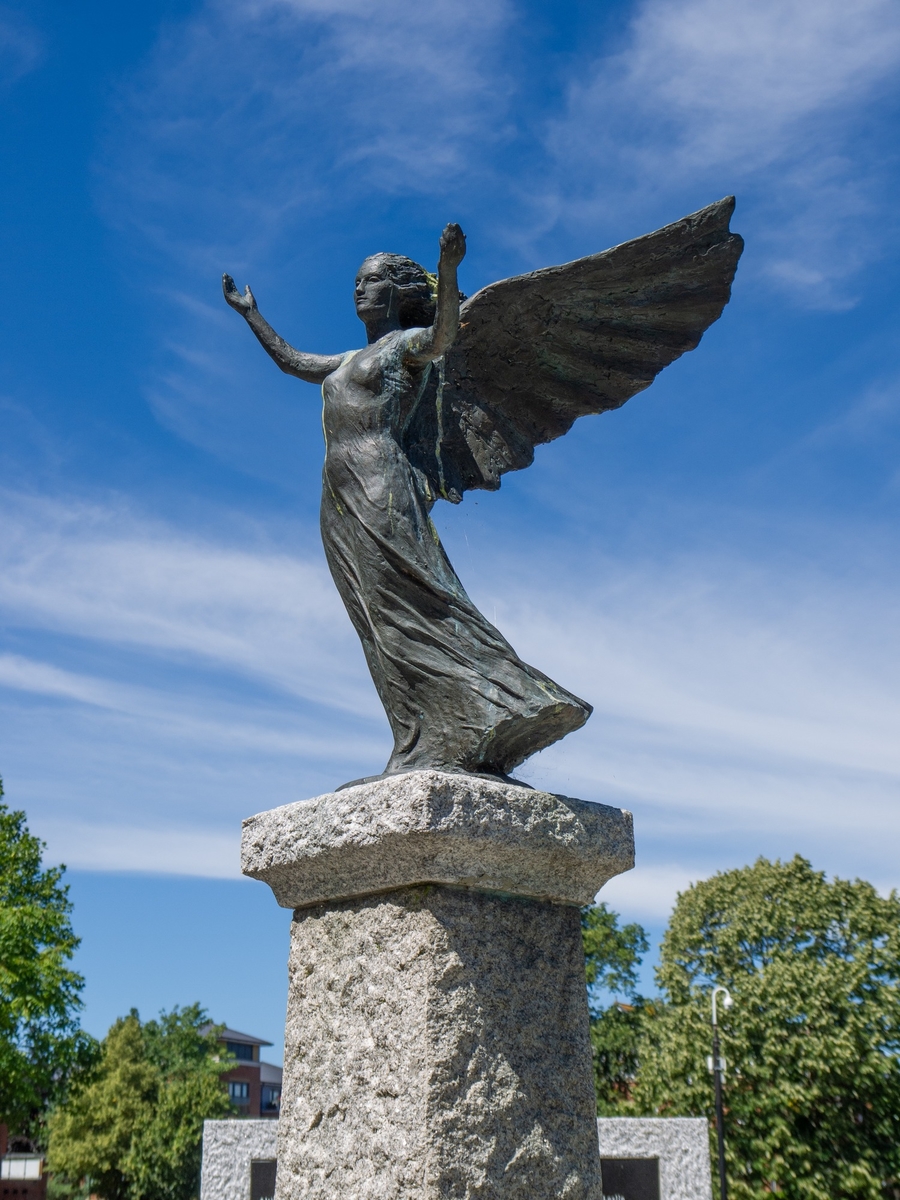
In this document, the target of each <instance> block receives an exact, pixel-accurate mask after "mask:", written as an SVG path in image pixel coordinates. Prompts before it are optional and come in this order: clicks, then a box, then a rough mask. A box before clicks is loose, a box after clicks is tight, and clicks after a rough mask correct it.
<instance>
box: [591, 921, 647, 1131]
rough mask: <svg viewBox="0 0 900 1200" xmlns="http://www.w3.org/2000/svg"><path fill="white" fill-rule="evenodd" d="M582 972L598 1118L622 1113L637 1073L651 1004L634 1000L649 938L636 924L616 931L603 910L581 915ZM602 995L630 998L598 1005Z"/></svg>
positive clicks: (617, 922)
mask: <svg viewBox="0 0 900 1200" xmlns="http://www.w3.org/2000/svg"><path fill="white" fill-rule="evenodd" d="M581 939H582V942H583V944H584V971H585V978H586V980H587V985H588V1004H589V1007H590V1013H591V1050H592V1054H593V1059H594V1086H595V1089H596V1092H597V1112H598V1114H599V1115H600V1116H609V1115H613V1114H615V1113H619V1112H621V1111H622V1106H623V1104H625V1103H626V1102H627V1100H628V1097H629V1095H630V1090H631V1086H632V1082H633V1080H634V1076H635V1074H636V1073H637V1069H638V1041H639V1038H640V1033H641V1028H642V1022H643V1021H644V1020H645V1019H646V1016H647V1015H648V1013H652V1012H653V1004H652V1002H650V1001H647V1000H645V999H644V998H643V997H642V996H640V995H638V994H637V984H638V976H637V970H638V967H639V966H640V964H641V956H642V955H643V954H646V952H647V948H648V942H647V935H646V933H645V931H644V930H643V928H642V927H641V926H640V925H637V924H631V925H625V926H623V927H622V928H620V927H619V918H618V915H617V914H616V913H614V912H612V911H611V910H610V909H609V908H607V906H606V905H605V904H597V905H591V906H590V907H588V908H583V909H582V910H581ZM602 992H607V993H609V992H611V993H612V994H613V996H622V997H623V999H624V998H625V997H627V998H628V1001H629V1003H624V1002H623V1001H622V1000H615V1002H614V1003H612V1004H609V1005H606V1006H604V1005H602V1004H601V1002H600V1001H601V994H602Z"/></svg>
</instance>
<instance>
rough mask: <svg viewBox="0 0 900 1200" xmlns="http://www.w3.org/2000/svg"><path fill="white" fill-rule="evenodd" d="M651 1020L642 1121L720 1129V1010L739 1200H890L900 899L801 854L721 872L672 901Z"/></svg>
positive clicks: (642, 1050)
mask: <svg viewBox="0 0 900 1200" xmlns="http://www.w3.org/2000/svg"><path fill="white" fill-rule="evenodd" d="M657 980H658V982H659V984H660V986H661V987H662V989H663V991H664V996H665V1001H666V1002H665V1003H664V1004H663V1005H662V1006H661V1007H660V1008H659V1011H658V1013H657V1015H656V1018H655V1019H654V1020H652V1021H646V1022H644V1024H643V1026H642V1032H641V1040H640V1045H639V1057H640V1070H639V1072H638V1079H637V1084H636V1087H635V1089H634V1100H635V1110H636V1111H640V1112H644V1113H652V1114H657V1115H664V1116H679V1115H681V1116H690V1115H694V1116H706V1117H707V1118H709V1119H710V1122H711V1127H712V1119H713V1103H712V1101H713V1089H712V1084H711V1080H710V1077H709V1074H708V1072H707V1068H706V1056H707V1054H708V1053H709V1042H710V992H711V989H712V988H713V987H714V986H716V985H719V984H723V985H724V986H726V987H727V988H729V989H730V990H731V992H732V994H733V996H734V1000H735V1005H734V1007H733V1008H732V1009H731V1010H727V1011H726V1010H722V1009H720V1013H721V1017H720V1028H721V1031H722V1043H723V1052H724V1054H725V1056H726V1059H727V1061H728V1076H727V1083H726V1105H727V1112H726V1134H727V1165H728V1176H729V1183H730V1188H731V1194H732V1196H733V1197H734V1200H750V1198H751V1197H754V1198H757V1197H758V1198H762V1197H764V1196H769V1195H770V1194H771V1193H773V1192H777V1193H778V1194H779V1195H783V1196H784V1197H785V1198H786V1200H822V1197H828V1198H829V1200H884V1198H886V1197H895V1196H896V1195H897V1194H898V1193H897V1187H898V1179H900V1063H898V1052H900V898H898V896H897V895H896V893H892V894H891V895H890V896H889V897H887V898H884V897H881V896H879V895H878V893H877V892H876V891H875V889H874V888H873V887H872V886H871V885H870V884H868V883H865V882H862V881H860V880H856V881H855V882H848V881H845V880H841V879H835V880H833V881H832V882H829V881H828V880H827V879H826V877H825V875H824V873H822V872H819V871H815V870H813V868H812V866H811V865H810V863H808V862H807V861H806V860H805V859H803V858H800V857H799V856H798V857H795V858H794V859H792V860H791V861H790V862H785V863H783V862H774V863H772V862H769V861H767V860H766V859H764V858H760V859H758V860H757V862H756V863H755V864H754V865H753V866H750V867H744V868H742V869H740V870H734V871H726V872H723V873H721V874H718V875H715V876H713V877H712V878H711V879H708V880H706V881H704V882H702V883H698V884H694V885H693V886H692V887H690V888H689V889H688V890H687V891H686V892H684V893H682V894H681V895H680V896H679V897H678V901H677V903H676V906H675V910H674V912H673V914H672V918H671V920H670V923H669V927H668V930H667V932H666V934H665V937H664V939H663V944H662V948H661V955H660V966H659V968H658V970H657Z"/></svg>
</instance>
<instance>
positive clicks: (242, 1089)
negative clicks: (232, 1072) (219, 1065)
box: [228, 1079, 250, 1104]
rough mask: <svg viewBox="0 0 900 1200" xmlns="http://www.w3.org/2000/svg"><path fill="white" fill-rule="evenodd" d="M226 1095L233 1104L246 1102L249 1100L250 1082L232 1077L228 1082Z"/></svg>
mask: <svg viewBox="0 0 900 1200" xmlns="http://www.w3.org/2000/svg"><path fill="white" fill-rule="evenodd" d="M228 1095H229V1096H230V1098H231V1099H232V1100H233V1101H234V1102H235V1104H247V1103H248V1102H249V1100H250V1084H249V1083H244V1081H243V1080H241V1079H232V1080H230V1081H229V1084H228Z"/></svg>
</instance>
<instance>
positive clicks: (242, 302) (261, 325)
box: [222, 275, 341, 383]
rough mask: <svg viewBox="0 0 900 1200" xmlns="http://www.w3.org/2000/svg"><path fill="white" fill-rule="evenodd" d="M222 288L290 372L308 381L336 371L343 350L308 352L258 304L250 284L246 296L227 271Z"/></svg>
mask: <svg viewBox="0 0 900 1200" xmlns="http://www.w3.org/2000/svg"><path fill="white" fill-rule="evenodd" d="M222 291H223V292H224V294H225V299H226V300H227V301H228V303H229V304H230V305H231V307H232V308H233V309H234V311H235V312H239V313H240V314H241V316H242V317H243V318H244V320H245V321H246V322H247V324H248V325H249V326H250V328H251V329H252V330H253V332H254V333H255V334H256V336H257V339H258V340H259V343H260V345H261V346H262V347H263V349H264V350H265V351H266V353H267V354H269V355H270V356H271V357H272V358H273V359H274V360H275V362H276V363H277V364H278V366H279V367H281V369H282V371H284V372H285V373H286V374H287V375H296V376H297V378H298V379H305V380H306V382H307V383H322V381H323V380H324V379H325V377H326V376H327V375H330V374H331V372H332V371H336V370H337V369H338V367H339V366H340V365H341V355H340V354H304V353H302V352H301V351H300V350H295V349H294V347H293V346H290V345H288V343H287V342H286V341H285V340H284V338H283V337H279V335H278V334H277V333H276V332H275V330H274V329H273V328H272V326H271V325H270V324H269V322H268V321H267V320H266V319H265V317H264V316H263V315H262V313H261V312H260V311H259V309H258V308H257V307H256V300H255V299H254V296H253V293H252V292H251V291H250V285H249V284H248V285H247V287H246V288H245V290H244V294H243V296H242V295H241V293H240V292H239V291H238V290H237V288H236V287H235V286H234V280H233V279H232V278H231V276H230V275H223V276H222Z"/></svg>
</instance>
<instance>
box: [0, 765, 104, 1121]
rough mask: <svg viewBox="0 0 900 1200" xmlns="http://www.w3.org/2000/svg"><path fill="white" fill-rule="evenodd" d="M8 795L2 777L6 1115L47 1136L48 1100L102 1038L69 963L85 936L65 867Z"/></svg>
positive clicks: (0, 985) (0, 973) (0, 981)
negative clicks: (94, 1034) (96, 1035)
mask: <svg viewBox="0 0 900 1200" xmlns="http://www.w3.org/2000/svg"><path fill="white" fill-rule="evenodd" d="M2 796H3V785H2V783H0V1122H2V1123H3V1124H5V1125H7V1126H8V1127H9V1129H10V1132H11V1133H12V1134H13V1135H14V1136H15V1135H19V1136H21V1137H27V1138H30V1139H32V1140H34V1141H36V1142H40V1141H41V1140H42V1136H43V1134H42V1122H43V1119H44V1115H45V1113H46V1110H47V1108H48V1106H49V1105H50V1104H51V1103H53V1102H55V1101H58V1100H59V1099H60V1098H61V1097H62V1096H63V1095H64V1093H65V1089H66V1086H67V1084H68V1081H69V1080H70V1078H71V1077H72V1075H73V1073H75V1072H77V1071H78V1070H80V1069H83V1068H84V1067H86V1066H88V1065H90V1063H91V1062H92V1061H93V1058H94V1056H95V1054H96V1043H95V1042H94V1041H93V1039H92V1038H90V1037H89V1036H88V1035H87V1034H86V1033H84V1032H83V1031H82V1030H81V1029H79V1027H78V1011H79V1009H80V1008H81V989H82V988H83V986H84V980H83V979H82V977H81V976H80V975H79V974H77V972H75V971H73V970H72V969H71V968H70V967H69V965H68V964H69V962H70V960H71V958H72V955H73V953H74V951H75V949H76V948H77V946H78V938H76V937H75V934H74V933H73V931H72V924H71V922H70V920H69V914H70V913H71V911H72V905H71V902H70V900H69V895H68V888H67V887H65V886H63V885H62V883H61V882H60V881H61V879H62V876H63V872H64V871H65V868H64V867H51V868H49V869H47V870H44V869H43V866H42V862H41V856H42V853H43V851H44V849H45V846H44V844H43V842H41V841H39V840H38V838H36V837H33V836H32V835H31V834H30V833H29V832H28V826H27V825H26V823H25V814H24V813H23V812H15V811H11V810H10V809H9V808H8V806H7V805H6V804H5V803H4V802H3V801H2Z"/></svg>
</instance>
